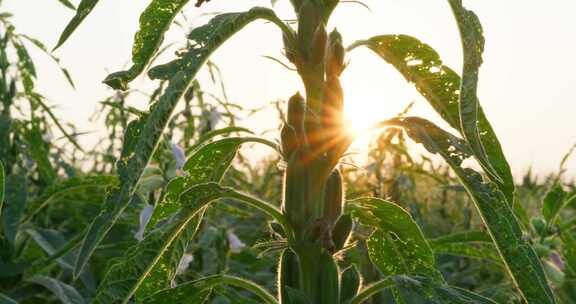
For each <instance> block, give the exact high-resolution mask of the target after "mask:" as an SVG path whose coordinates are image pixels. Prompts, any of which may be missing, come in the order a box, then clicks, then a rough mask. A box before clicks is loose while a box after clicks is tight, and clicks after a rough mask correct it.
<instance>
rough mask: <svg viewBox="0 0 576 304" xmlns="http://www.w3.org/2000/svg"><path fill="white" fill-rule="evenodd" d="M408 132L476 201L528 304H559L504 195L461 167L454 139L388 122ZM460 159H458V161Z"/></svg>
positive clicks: (425, 126) (408, 123) (421, 126)
mask: <svg viewBox="0 0 576 304" xmlns="http://www.w3.org/2000/svg"><path fill="white" fill-rule="evenodd" d="M384 124H389V125H395V126H399V127H402V128H404V130H406V133H407V134H408V136H410V137H411V138H412V139H413V140H414V141H416V142H417V143H421V144H422V145H423V146H424V147H425V148H426V149H427V150H428V151H429V152H431V153H436V154H439V155H440V156H442V158H444V160H445V161H446V162H447V163H448V165H449V166H450V167H451V168H452V170H453V171H454V173H455V174H456V175H457V176H458V178H459V179H460V181H461V183H462V184H463V185H464V187H465V188H466V191H467V192H468V194H469V195H470V197H471V198H472V200H473V201H474V203H475V205H476V208H477V209H478V211H479V213H480V215H481V217H482V220H483V222H484V223H485V225H486V227H487V228H488V231H489V232H490V235H491V236H492V239H493V240H494V243H495V245H496V247H497V248H498V251H499V252H500V256H501V257H502V259H503V261H504V264H505V265H506V267H507V270H508V271H509V272H510V275H511V277H512V279H513V280H514V283H515V284H516V285H517V286H518V288H519V290H520V292H521V293H522V295H523V297H524V299H525V300H527V301H528V303H555V300H554V296H553V294H552V291H551V289H550V286H548V283H547V281H546V277H545V275H544V271H543V268H542V264H541V263H540V261H539V259H538V256H537V255H536V253H535V252H534V250H533V249H532V247H531V246H530V244H529V243H528V241H527V240H526V239H524V238H523V237H522V229H521V226H520V224H519V222H518V220H517V219H516V216H515V215H514V213H513V211H512V208H511V206H510V205H509V204H508V203H507V200H506V197H505V195H504V193H502V191H500V190H499V189H498V187H497V186H496V185H495V184H494V183H492V182H485V181H483V178H482V176H481V175H480V174H479V173H477V172H476V171H474V170H472V169H469V168H463V167H461V164H462V161H463V160H464V159H466V156H467V155H468V154H467V152H466V151H462V150H460V148H461V146H460V145H458V144H452V143H453V142H454V138H455V137H454V136H453V135H451V134H449V133H448V132H446V131H444V130H442V129H440V128H439V127H437V126H435V125H434V124H432V123H431V122H429V121H426V120H424V119H422V118H415V117H406V118H402V119H393V120H390V121H388V122H387V123H384ZM455 155H458V157H456V158H455V157H454V156H455Z"/></svg>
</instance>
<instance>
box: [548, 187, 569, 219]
mask: <svg viewBox="0 0 576 304" xmlns="http://www.w3.org/2000/svg"><path fill="white" fill-rule="evenodd" d="M566 196H567V193H566V192H564V189H562V185H560V184H556V185H554V187H552V189H550V191H548V193H546V196H545V197H544V205H543V206H542V215H543V216H544V219H546V222H548V223H549V224H553V222H554V220H555V219H556V216H558V213H559V212H560V210H561V209H562V206H563V205H564V200H565V198H566Z"/></svg>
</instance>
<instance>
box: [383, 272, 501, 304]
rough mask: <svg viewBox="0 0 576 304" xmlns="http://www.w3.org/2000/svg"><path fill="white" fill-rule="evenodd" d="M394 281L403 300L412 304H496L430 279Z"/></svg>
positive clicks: (409, 278)
mask: <svg viewBox="0 0 576 304" xmlns="http://www.w3.org/2000/svg"><path fill="white" fill-rule="evenodd" d="M393 279H394V283H395V284H396V287H397V288H398V290H399V292H400V296H401V297H402V299H403V300H404V301H406V303H410V304H444V303H451V304H496V302H494V301H492V300H490V299H488V298H485V297H483V296H481V295H478V294H475V293H473V292H470V291H467V290H464V289H460V288H455V287H450V286H447V285H445V284H438V282H435V281H434V280H431V279H429V278H422V277H407V276H396V277H394V278H393Z"/></svg>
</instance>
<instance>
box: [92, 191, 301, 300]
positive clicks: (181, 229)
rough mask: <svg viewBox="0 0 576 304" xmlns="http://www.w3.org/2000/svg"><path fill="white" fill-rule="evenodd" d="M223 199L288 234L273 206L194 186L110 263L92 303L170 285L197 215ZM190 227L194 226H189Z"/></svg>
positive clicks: (147, 293)
mask: <svg viewBox="0 0 576 304" xmlns="http://www.w3.org/2000/svg"><path fill="white" fill-rule="evenodd" d="M223 198H229V199H235V200H238V201H241V202H244V203H247V204H248V205H251V206H253V207H256V208H257V209H259V210H261V211H264V212H265V213H267V214H268V215H270V216H272V217H273V218H274V219H276V220H277V221H279V223H280V224H282V225H283V226H284V227H285V229H286V230H287V234H289V235H291V233H290V232H291V230H290V228H289V226H288V225H287V221H286V220H285V218H284V216H283V215H282V214H281V213H280V211H279V210H278V209H277V208H276V207H274V206H272V205H270V204H268V203H266V202H264V201H261V200H259V199H257V198H254V197H251V196H248V195H246V194H242V193H240V192H237V191H235V190H234V189H231V188H225V187H221V186H220V185H218V184H216V183H205V184H199V185H196V186H193V187H191V188H190V189H188V190H187V191H185V192H184V193H183V194H182V195H181V198H180V200H181V201H182V203H183V206H182V208H181V209H180V211H179V212H178V213H177V214H176V215H175V216H174V218H173V220H172V221H171V222H170V223H168V224H167V225H166V226H164V227H160V228H159V229H156V230H154V231H153V232H151V233H150V234H148V235H147V236H146V237H145V239H144V240H143V241H142V242H141V243H139V244H138V245H136V246H135V247H133V248H131V249H130V250H129V252H128V253H127V254H126V258H125V259H122V260H121V261H120V262H119V263H116V264H114V265H113V266H112V268H111V269H110V270H109V271H108V273H107V274H106V276H105V278H104V280H103V283H102V284H101V285H100V288H99V290H98V293H97V295H96V298H95V302H96V303H111V302H117V301H121V302H123V303H127V302H128V301H129V300H130V298H131V297H132V296H133V295H134V294H136V297H137V299H140V300H142V299H144V298H146V297H148V296H150V295H152V294H153V293H154V292H157V291H159V290H161V289H164V288H167V287H169V284H170V279H171V278H173V277H174V276H175V273H176V268H177V266H178V264H179V262H180V258H181V256H182V254H183V251H184V250H185V249H186V247H187V246H186V244H187V242H188V241H189V240H190V239H191V238H192V237H193V236H194V233H195V231H196V229H197V225H198V224H199V218H201V216H198V215H199V214H200V213H201V212H203V210H204V209H205V207H207V206H208V205H209V204H210V203H212V202H213V201H215V200H218V199H223ZM191 226H193V227H194V229H188V228H189V227H191ZM175 241H176V242H184V243H174V242H175ZM171 246H174V247H175V248H173V247H171Z"/></svg>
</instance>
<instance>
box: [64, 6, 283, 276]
mask: <svg viewBox="0 0 576 304" xmlns="http://www.w3.org/2000/svg"><path fill="white" fill-rule="evenodd" d="M258 18H266V19H267V20H270V19H272V20H274V21H273V22H276V23H278V24H282V25H284V24H283V23H282V22H281V21H280V20H279V19H278V18H277V17H276V15H274V13H273V12H272V11H271V10H269V9H265V8H253V9H251V10H250V11H248V12H246V13H233V14H224V15H220V16H217V17H215V18H214V19H212V20H211V21H210V23H208V24H207V25H205V26H202V27H199V28H196V29H194V30H193V31H192V33H191V34H190V39H192V40H194V41H195V42H196V43H195V44H194V45H193V47H192V48H191V49H189V50H188V52H187V53H186V54H185V55H184V56H183V57H182V58H181V59H178V60H176V61H175V62H173V63H171V64H167V65H165V66H164V68H165V69H164V70H166V71H167V74H170V76H169V77H167V74H166V73H160V74H161V75H162V77H165V79H170V82H169V84H168V87H167V88H166V90H165V91H164V94H163V95H162V96H161V97H160V99H159V101H158V103H157V104H155V105H154V106H153V107H152V110H151V113H150V114H149V116H148V117H147V118H146V119H143V120H142V121H141V122H140V123H139V124H138V126H137V127H134V130H133V131H131V132H130V133H129V134H128V135H127V136H126V138H125V142H127V143H125V145H126V144H128V146H130V149H128V150H130V152H131V153H128V154H124V153H123V157H122V159H120V160H119V162H118V164H119V166H120V168H119V171H120V172H119V174H120V176H121V179H120V180H121V185H120V187H119V188H118V189H117V190H116V191H114V192H113V193H111V194H110V195H109V196H108V198H107V200H106V203H105V206H104V209H103V210H102V212H101V214H100V215H99V216H98V217H96V218H95V219H94V221H93V222H92V224H91V225H90V228H89V230H88V233H87V234H86V238H85V239H84V241H83V243H82V247H81V250H80V254H79V255H78V259H77V261H76V267H75V271H74V273H75V275H77V274H78V273H80V272H81V270H82V268H84V266H85V265H86V263H88V260H89V259H90V257H91V255H92V253H93V252H94V250H95V248H96V246H98V244H100V242H101V241H102V240H103V239H104V237H105V236H106V234H107V233H108V231H110V229H111V227H112V226H113V225H114V223H116V221H117V220H118V218H119V217H120V215H121V214H122V212H123V211H124V209H125V208H126V207H127V206H128V205H129V204H130V201H131V200H132V197H133V196H134V193H135V191H136V186H137V184H138V180H139V179H140V177H141V175H142V173H143V171H144V168H146V166H147V165H148V162H149V161H150V159H151V157H152V155H153V153H154V151H155V149H156V146H157V145H158V142H159V140H160V138H161V136H162V133H163V131H164V129H165V127H166V125H167V124H168V122H169V120H170V116H171V115H172V112H173V111H174V109H175V107H176V105H177V104H178V101H179V100H180V98H181V97H182V96H183V95H184V94H185V93H186V92H187V90H188V88H189V87H190V85H191V83H192V81H193V80H194V78H195V77H196V74H197V73H198V71H199V69H200V68H201V67H202V65H203V64H204V63H205V62H206V61H207V60H208V58H209V57H210V55H211V54H212V53H213V52H214V51H215V50H216V49H217V48H218V47H219V46H220V45H222V44H223V43H224V42H225V41H226V40H227V39H228V38H230V37H231V36H232V35H234V34H235V33H236V32H238V31H239V30H240V29H241V28H243V27H244V26H246V25H247V24H248V23H250V22H251V21H254V20H256V19H258ZM272 20H270V21H272ZM150 72H151V73H152V71H150ZM127 133H128V131H127ZM120 169H121V170H120Z"/></svg>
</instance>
